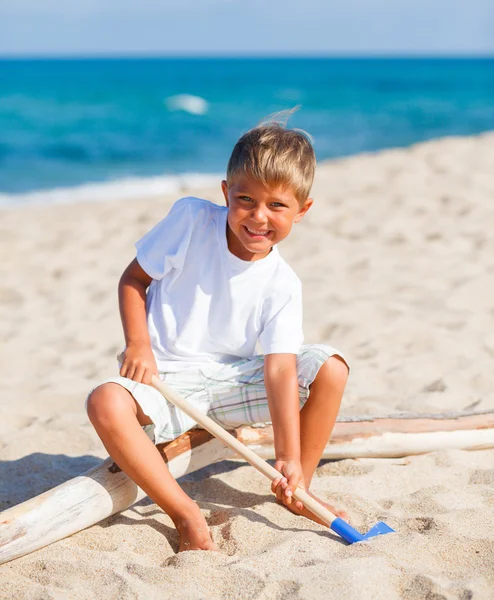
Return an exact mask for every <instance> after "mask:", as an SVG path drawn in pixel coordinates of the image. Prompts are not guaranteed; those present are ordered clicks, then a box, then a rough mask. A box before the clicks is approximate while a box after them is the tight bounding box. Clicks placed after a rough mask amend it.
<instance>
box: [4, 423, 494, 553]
mask: <svg viewBox="0 0 494 600" xmlns="http://www.w3.org/2000/svg"><path fill="white" fill-rule="evenodd" d="M233 433H234V434H235V435H236V437H237V438H238V439H239V440H240V441H242V442H243V443H244V444H246V445H247V446H249V447H250V448H251V450H253V451H254V452H256V453H257V454H259V455H260V456H261V457H263V458H274V447H273V432H272V428H271V427H270V426H268V427H259V428H257V427H256V428H253V427H241V428H239V429H237V430H236V431H235V432H233ZM493 447H494V413H493V412H490V413H470V414H469V413H460V414H448V415H399V416H397V417H361V418H353V419H352V418H349V419H346V420H340V421H339V422H338V423H336V426H335V428H334V431H333V435H332V437H331V441H330V443H329V444H328V445H327V446H326V448H325V450H324V453H323V458H329V459H341V458H358V457H402V456H408V455H412V454H423V453H425V452H431V451H434V450H440V449H445V448H457V449H464V450H477V449H484V448H493ZM158 448H159V449H160V451H161V452H162V453H163V455H164V458H165V460H166V461H167V463H168V467H169V469H170V472H171V473H172V475H173V476H174V477H176V478H178V477H181V476H182V475H185V474H187V473H192V472H194V471H196V470H198V469H200V468H202V467H204V466H207V465H209V464H212V463H214V462H216V461H219V460H224V459H226V458H230V457H232V456H233V452H232V451H231V450H230V449H229V448H227V447H225V446H224V445H223V444H222V443H220V442H219V441H218V440H216V439H214V438H212V437H211V436H210V434H208V433H207V432H205V431H203V430H192V431H191V432H188V433H187V434H184V435H183V436H181V437H180V438H178V439H177V440H174V441H173V442H170V443H169V444H160V445H159V446H158ZM117 469H118V468H117ZM144 496H145V494H144V492H143V491H142V490H141V489H140V488H138V486H137V485H136V484H135V483H134V482H133V481H132V480H130V479H129V478H128V477H127V476H126V475H125V474H124V473H123V472H121V471H117V470H116V469H115V468H114V465H113V462H112V460H111V459H107V460H106V461H104V462H103V464H101V465H100V466H99V467H95V468H93V469H91V470H89V471H87V472H86V473H84V474H82V475H79V476H77V477H75V478H74V479H71V480H69V481H67V482H65V483H63V484H62V485H59V486H57V487H55V488H53V489H52V490H49V491H47V492H44V493H43V494H41V495H39V496H37V497H35V498H32V499H31V500H27V501H26V502H23V503H21V504H19V505H17V506H14V507H12V508H9V509H7V510H5V511H4V512H2V513H0V564H2V563H5V562H8V561H10V560H13V559H14V558H18V557H20V556H24V555H25V554H28V553H30V552H33V551H34V550H38V549H39V548H43V547H44V546H47V545H48V544H51V543H53V542H55V541H58V540H61V539H63V538H65V537H67V536H69V535H72V534H73V533H76V532H78V531H81V530H82V529H85V528H86V527H89V526H91V525H94V524H95V523H98V522H99V521H102V520H103V519H105V518H106V517H109V516H111V515H113V514H115V513H117V512H120V511H122V510H125V509H126V508H128V507H129V506H132V505H133V504H135V503H136V502H138V501H139V500H141V499H142V498H143V497H144Z"/></svg>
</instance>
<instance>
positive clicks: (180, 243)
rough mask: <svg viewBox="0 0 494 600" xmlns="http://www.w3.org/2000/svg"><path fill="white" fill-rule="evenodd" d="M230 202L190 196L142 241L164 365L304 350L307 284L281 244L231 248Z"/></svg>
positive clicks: (153, 331) (152, 330)
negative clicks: (250, 253)
mask: <svg viewBox="0 0 494 600" xmlns="http://www.w3.org/2000/svg"><path fill="white" fill-rule="evenodd" d="M227 213H228V209H227V207H226V206H218V205H216V204H213V203H212V202H209V201H207V200H201V199H199V198H192V197H189V198H182V199H181V200H178V201H177V202H176V203H175V204H174V205H173V207H172V208H171V210H170V212H169V213H168V215H167V216H166V217H165V218H164V219H163V220H162V221H160V222H159V223H158V224H157V225H156V226H155V227H154V228H153V229H151V231H149V232H148V233H147V234H146V235H145V236H144V237H143V238H141V239H140V240H139V241H138V242H137V243H136V248H137V261H138V262H139V264H140V266H141V267H142V268H143V269H144V271H145V272H146V273H147V274H148V275H149V276H150V277H152V278H153V281H152V282H151V285H150V286H149V288H148V292H147V299H146V310H147V319H148V329H149V334H150V337H151V345H152V349H153V352H154V355H155V358H156V361H157V364H158V370H159V371H160V372H172V371H180V370H182V369H184V368H187V367H190V366H197V365H199V366H200V365H201V364H204V363H212V362H216V363H218V362H219V363H232V362H234V361H236V360H238V359H239V358H250V357H252V356H254V355H255V354H257V352H256V343H257V342H258V341H259V344H260V346H261V348H262V351H263V352H264V354H273V353H290V354H292V353H293V354H296V353H297V352H298V351H299V349H300V346H301V345H302V341H303V332H302V286H301V283H300V280H299V278H298V277H297V275H296V274H295V273H294V271H293V270H292V269H291V268H290V267H289V266H288V264H287V263H286V262H285V261H284V260H283V259H282V258H281V256H280V255H279V252H278V249H277V248H276V247H275V246H273V249H272V250H271V252H270V253H269V254H268V256H266V257H265V258H263V259H261V260H257V261H252V262H248V261H244V260H242V259H240V258H238V257H237V256H235V255H234V254H232V253H231V252H230V250H229V249H228V244H227V239H226V227H227Z"/></svg>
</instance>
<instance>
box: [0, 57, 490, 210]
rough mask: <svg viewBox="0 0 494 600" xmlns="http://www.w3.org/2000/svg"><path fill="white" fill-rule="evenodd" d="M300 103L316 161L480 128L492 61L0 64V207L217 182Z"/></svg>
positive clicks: (293, 122)
mask: <svg viewBox="0 0 494 600" xmlns="http://www.w3.org/2000/svg"><path fill="white" fill-rule="evenodd" d="M296 105H300V109H299V111H298V112H297V113H296V114H295V115H293V116H292V118H291V119H290V121H289V124H290V126H293V127H300V128H302V129H305V130H307V131H308V132H309V133H310V134H311V135H312V136H313V137H314V140H315V146H314V147H315V150H316V154H317V157H318V159H319V160H323V159H327V158H333V157H340V156H347V155H351V154H356V153H359V152H368V151H376V150H380V149H383V148H389V147H395V146H407V145H410V144H413V143H415V142H420V141H423V140H428V139H431V138H436V137H442V136H449V135H470V134H477V133H480V132H482V131H486V130H492V129H494V59H487V58H485V59H336V58H334V59H333V58H286V59H281V58H266V59H261V58H256V59H247V58H221V59H220V58H217V59H212V58H208V59H171V58H155V59H153V58H146V59H129V58H126V59H124V58H122V59H46V60H6V59H4V60H0V202H1V203H3V204H5V203H7V204H11V203H21V202H28V201H30V200H41V201H46V202H50V201H53V202H57V201H66V200H69V201H74V200H77V199H79V198H84V197H86V196H88V195H89V196H91V195H92V196H97V197H101V198H110V197H115V198H118V197H124V196H125V195H129V196H132V195H134V196H135V195H136V193H137V195H142V196H144V195H149V194H153V193H161V192H164V191H172V190H174V189H179V187H180V185H181V182H183V181H184V179H185V180H187V181H188V180H195V181H197V182H202V181H209V180H210V179H211V178H215V179H218V178H219V177H221V176H222V175H223V174H224V170H225V167H226V163H227V161H228V157H229V154H230V152H231V149H232V147H233V144H234V143H235V141H236V140H237V139H238V137H239V136H240V135H241V134H242V133H243V132H244V131H246V130H247V129H249V128H251V127H253V126H254V125H255V124H256V123H258V122H259V120H261V119H262V118H263V117H265V116H267V115H269V114H271V113H274V112H276V111H279V110H283V109H287V108H291V107H294V106H296ZM67 188H70V190H69V191H68V190H67Z"/></svg>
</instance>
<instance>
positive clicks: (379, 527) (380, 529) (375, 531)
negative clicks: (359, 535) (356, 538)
mask: <svg viewBox="0 0 494 600" xmlns="http://www.w3.org/2000/svg"><path fill="white" fill-rule="evenodd" d="M385 533H395V530H394V529H391V527H390V526H389V525H386V523H383V521H379V523H376V524H375V525H374V527H372V529H369V531H368V532H367V533H366V534H365V535H364V540H368V539H369V538H371V537H375V536H376V535H383V534H385Z"/></svg>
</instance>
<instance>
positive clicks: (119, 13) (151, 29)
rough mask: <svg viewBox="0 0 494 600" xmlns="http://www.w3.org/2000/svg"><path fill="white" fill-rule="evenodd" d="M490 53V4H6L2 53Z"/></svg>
mask: <svg viewBox="0 0 494 600" xmlns="http://www.w3.org/2000/svg"><path fill="white" fill-rule="evenodd" d="M471 54H473V55H478V54H488V55H494V1H493V0H414V1H410V0H174V1H172V2H170V1H168V0H64V1H62V2H61V1H60V0H0V56H4V57H8V56H30V57H41V56H74V55H76V56H94V55H129V56H130V55H193V56H198V55H211V56H225V55H226V56H235V55H471Z"/></svg>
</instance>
